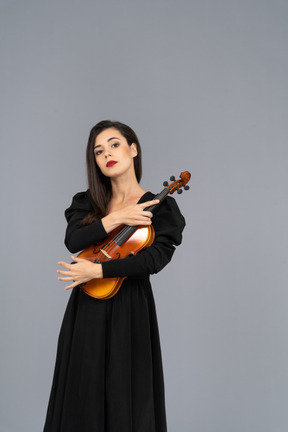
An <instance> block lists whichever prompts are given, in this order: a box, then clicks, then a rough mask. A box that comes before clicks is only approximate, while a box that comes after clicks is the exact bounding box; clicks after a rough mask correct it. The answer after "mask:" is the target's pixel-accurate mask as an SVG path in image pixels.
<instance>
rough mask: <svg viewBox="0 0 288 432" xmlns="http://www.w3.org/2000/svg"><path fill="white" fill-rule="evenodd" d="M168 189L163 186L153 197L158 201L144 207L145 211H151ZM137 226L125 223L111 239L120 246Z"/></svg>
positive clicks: (166, 193) (164, 196) (162, 198)
mask: <svg viewBox="0 0 288 432" xmlns="http://www.w3.org/2000/svg"><path fill="white" fill-rule="evenodd" d="M168 193H169V190H168V189H167V188H164V189H163V190H162V191H161V192H160V193H159V194H158V195H156V196H155V197H154V198H153V199H155V200H156V199H158V200H159V203H158V204H154V205H151V206H149V207H146V208H145V209H144V210H145V211H150V212H152V213H153V210H154V209H155V207H157V206H158V205H159V204H160V203H161V202H162V201H163V200H164V198H166V196H167V195H168ZM137 228H138V226H129V225H126V226H125V227H124V228H122V230H121V231H120V232H119V233H118V234H117V235H116V236H115V237H114V238H113V241H114V242H115V243H116V244H117V245H118V246H121V245H122V243H124V242H125V241H126V240H127V239H128V238H129V237H130V235H131V234H133V232H134V231H136V229H137Z"/></svg>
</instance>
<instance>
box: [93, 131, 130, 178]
mask: <svg viewBox="0 0 288 432" xmlns="http://www.w3.org/2000/svg"><path fill="white" fill-rule="evenodd" d="M94 156H95V160H96V163H97V165H98V166H99V168H100V170H101V172H102V173H103V174H104V175H105V176H107V177H110V178H116V177H118V176H120V175H123V174H127V173H128V174H133V173H134V161H133V158H134V157H135V156H137V146H136V144H134V143H133V144H131V146H129V144H128V143H127V140H126V138H125V137H124V136H123V135H122V134H121V133H120V132H119V131H118V130H117V129H114V128H109V129H105V130H104V131H102V132H101V133H100V134H99V135H97V137H96V139H95V144H94Z"/></svg>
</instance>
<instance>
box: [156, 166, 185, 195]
mask: <svg viewBox="0 0 288 432" xmlns="http://www.w3.org/2000/svg"><path fill="white" fill-rule="evenodd" d="M179 177H180V178H179V180H175V177H174V176H171V177H170V180H171V181H172V183H171V184H170V185H169V184H168V182H167V181H165V182H164V183H163V186H165V187H166V188H167V189H168V191H169V193H170V194H173V193H174V192H175V191H177V193H178V194H181V193H182V192H183V190H182V188H184V190H188V189H189V186H187V183H188V182H189V180H190V178H191V174H190V173H189V171H183V172H182V173H181V174H180V176H179Z"/></svg>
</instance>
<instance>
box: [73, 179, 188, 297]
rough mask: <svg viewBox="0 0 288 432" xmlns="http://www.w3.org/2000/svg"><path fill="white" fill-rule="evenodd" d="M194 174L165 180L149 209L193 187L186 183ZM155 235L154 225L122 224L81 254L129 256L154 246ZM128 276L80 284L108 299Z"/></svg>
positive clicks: (95, 260)
mask: <svg viewBox="0 0 288 432" xmlns="http://www.w3.org/2000/svg"><path fill="white" fill-rule="evenodd" d="M190 177H191V174H190V173H189V172H188V171H184V172H182V173H181V174H180V179H179V180H175V177H170V180H171V181H172V183H171V184H170V185H168V182H164V183H163V185H164V186H165V188H164V189H163V190H162V191H161V192H160V193H159V194H158V195H157V196H155V198H153V199H158V200H159V203H158V204H155V205H152V206H149V207H146V208H145V211H150V212H153V210H154V209H155V207H157V206H158V205H159V204H161V202H162V201H163V200H164V199H165V198H166V196H167V195H168V194H173V193H174V192H175V191H177V192H178V193H182V188H183V187H184V189H185V190H187V189H189V186H186V185H187V183H188V182H189V180H190ZM154 238H155V232H154V228H153V227H152V225H148V226H129V225H124V226H123V225H121V226H119V227H117V228H116V229H114V230H113V231H111V233H110V234H109V236H108V237H107V238H106V239H105V240H104V242H102V243H100V244H98V245H92V246H90V247H88V248H87V249H85V250H83V251H82V252H80V254H79V255H78V257H79V258H84V259H88V260H89V261H92V262H93V263H99V264H100V263H102V262H104V261H110V260H114V259H121V258H126V257H127V256H128V255H136V254H137V253H138V252H139V251H140V250H142V249H145V248H147V247H149V246H151V244H152V243H153V241H154ZM124 279H125V277H113V278H103V279H91V280H90V281H88V282H86V283H85V284H81V285H80V286H81V288H82V289H83V291H85V293H86V294H88V295H90V296H91V297H95V298H98V299H101V300H106V299H109V298H111V297H113V296H114V295H115V294H116V293H117V291H118V290H119V288H120V287H121V285H122V282H123V280H124Z"/></svg>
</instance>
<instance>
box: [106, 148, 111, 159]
mask: <svg viewBox="0 0 288 432" xmlns="http://www.w3.org/2000/svg"><path fill="white" fill-rule="evenodd" d="M108 156H111V153H110V150H106V151H105V158H107V157H108Z"/></svg>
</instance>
